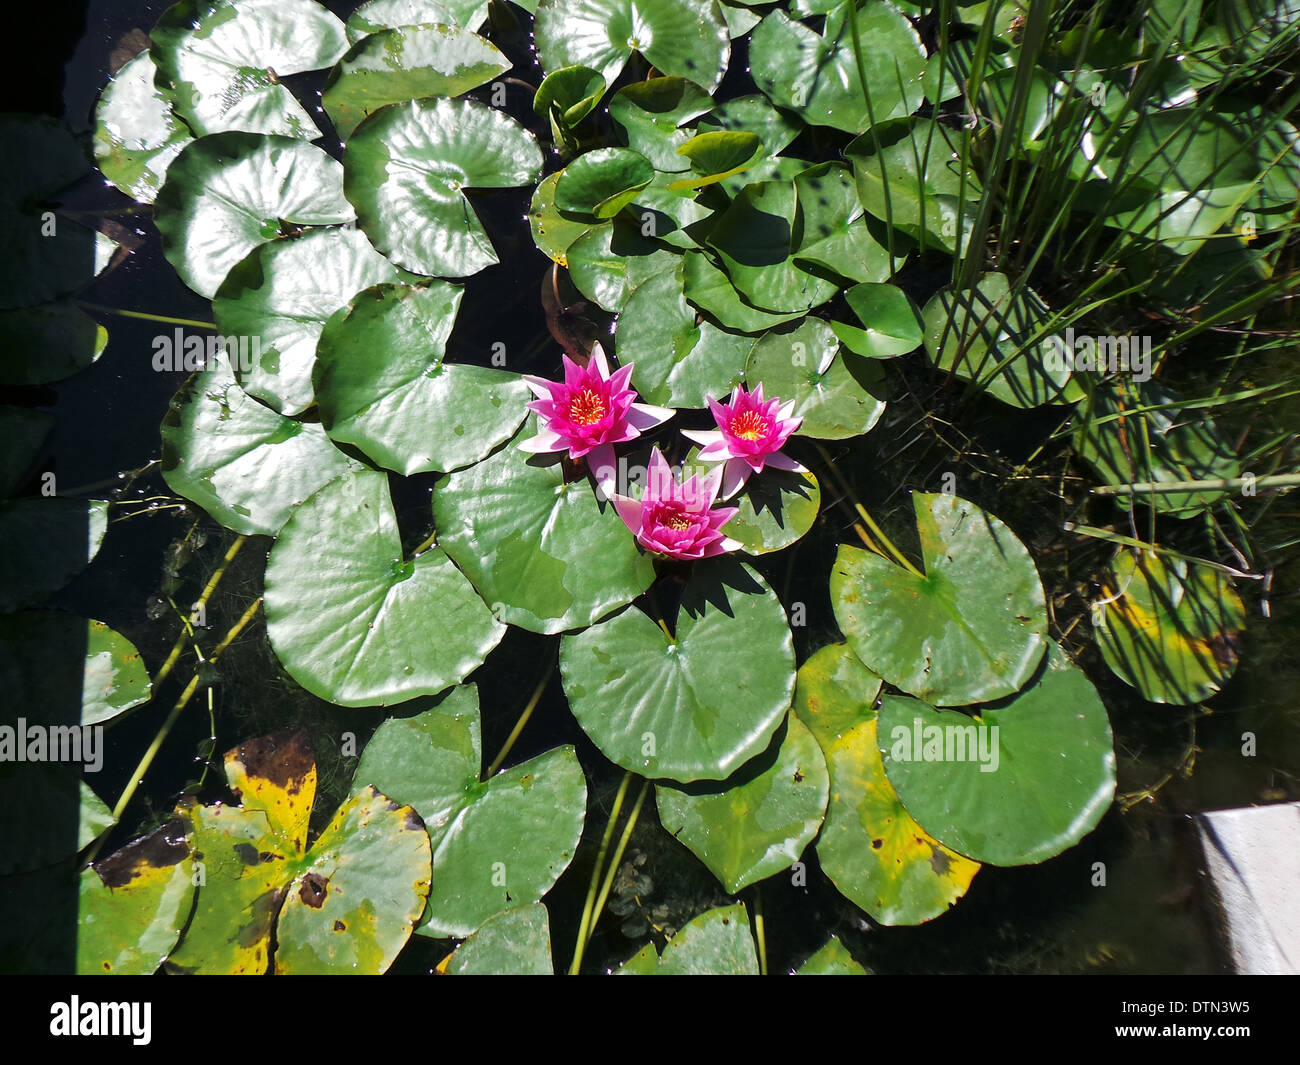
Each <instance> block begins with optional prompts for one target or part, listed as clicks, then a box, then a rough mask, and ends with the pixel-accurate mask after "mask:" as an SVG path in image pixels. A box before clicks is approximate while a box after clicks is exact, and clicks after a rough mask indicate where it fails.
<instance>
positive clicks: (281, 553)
mask: <svg viewBox="0 0 1300 1065" xmlns="http://www.w3.org/2000/svg"><path fill="white" fill-rule="evenodd" d="M266 632H267V636H268V638H269V639H270V641H271V646H272V647H273V648H274V649H275V653H276V655H277V657H278V658H279V659H280V662H281V664H282V665H283V666H284V668H285V669H286V670H287V671H288V673H289V675H290V676H291V677H293V678H294V679H295V680H296V681H297V682H298V683H299V684H301V685H302V686H303V687H304V688H306V689H307V690H308V691H310V692H311V693H312V694H314V695H318V696H320V697H321V698H322V699H328V700H329V701H330V702H333V703H338V704H339V705H341V706H374V705H378V704H388V703H396V702H401V701H403V700H406V699H411V698H414V697H415V696H417V695H426V694H428V695H432V694H435V693H437V692H440V691H442V690H443V689H445V688H448V687H450V686H451V685H453V684H456V683H458V682H459V681H461V680H462V679H463V678H464V677H465V676H466V675H467V674H468V673H469V672H470V671H471V670H473V669H475V668H476V667H477V666H478V665H479V664H480V663H481V662H482V661H483V659H484V658H485V657H487V653H488V652H489V651H491V650H492V648H493V647H495V646H496V645H497V644H498V643H499V642H500V641H501V637H502V636H503V635H504V633H505V627H504V626H503V625H501V624H500V623H499V622H497V621H496V620H495V619H494V618H493V617H492V615H491V613H490V612H489V611H488V609H487V607H486V606H485V605H484V604H483V602H482V601H481V600H480V599H479V597H478V596H477V595H475V594H474V589H473V588H472V587H471V586H470V584H469V582H468V581H467V580H466V579H465V577H464V576H463V575H462V574H461V572H460V571H459V570H457V569H456V567H455V566H454V565H452V562H451V560H450V559H449V558H448V557H447V555H446V554H445V553H444V552H443V551H442V550H441V549H440V548H434V549H432V550H429V551H425V552H424V553H423V554H421V555H419V556H417V557H416V558H415V559H413V560H407V559H405V558H404V557H403V554H402V545H401V540H400V538H399V536H398V532H397V525H396V522H395V521H394V518H393V508H392V503H391V501H390V500H389V498H388V484H387V479H386V478H385V477H384V476H383V475H381V474H377V473H371V472H369V471H362V472H358V473H354V474H349V475H348V476H345V477H341V478H339V479H337V480H335V481H331V482H330V483H329V484H327V485H326V486H325V487H324V488H322V489H321V490H320V491H318V492H317V493H316V494H315V495H313V496H312V497H311V498H310V499H308V500H307V502H305V503H304V504H303V505H302V506H301V507H299V508H298V509H297V510H296V511H295V512H294V514H293V516H292V517H291V518H290V519H289V520H288V522H286V524H285V526H284V528H283V529H282V530H281V531H280V535H279V538H278V539H277V540H276V542H275V544H274V546H273V547H272V548H271V553H270V556H269V557H268V558H267V562H266Z"/></svg>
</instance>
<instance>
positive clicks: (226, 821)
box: [168, 732, 430, 974]
mask: <svg viewBox="0 0 1300 1065" xmlns="http://www.w3.org/2000/svg"><path fill="white" fill-rule="evenodd" d="M225 768H226V778H227V780H228V781H229V784H230V787H231V789H232V790H233V791H234V792H235V794H236V795H238V796H239V797H240V798H241V800H242V805H241V806H225V805H222V804H220V803H218V804H216V805H214V806H198V805H196V804H194V802H193V800H187V803H186V805H184V806H183V807H182V808H181V809H182V812H183V813H184V814H185V815H186V816H188V818H189V820H190V822H191V824H192V825H193V833H192V835H191V845H192V849H193V855H194V858H195V860H196V861H202V862H203V868H204V879H203V883H202V886H201V887H200V889H199V898H198V904H197V906H196V907H195V910H194V916H193V918H192V919H191V921H190V924H189V927H188V928H187V929H186V931H185V935H184V937H183V938H182V939H181V943H180V946H179V947H177V948H176V950H175V951H174V952H173V954H172V956H171V958H170V959H169V962H168V969H169V970H174V971H180V972H202V973H226V974H237V973H251V974H261V973H264V972H266V970H267V968H268V962H269V957H270V948H271V941H272V933H273V932H274V939H275V944H276V953H275V971H276V972H277V973H330V972H351V973H358V974H360V973H382V972H384V971H385V970H387V968H388V967H389V966H390V965H391V964H392V963H393V959H394V958H396V957H397V954H398V953H399V952H400V951H401V949H402V947H403V946H405V944H406V941H407V939H408V938H409V937H410V935H411V931H412V928H413V927H414V923H415V919H416V918H417V917H418V916H419V914H420V911H421V910H422V909H423V908H424V903H425V898H426V897H427V895H428V892H429V868H430V847H429V837H428V834H427V833H426V832H425V830H424V823H423V822H422V821H421V820H420V817H419V815H418V814H417V813H416V812H415V811H414V810H413V809H411V807H409V806H401V805H398V804H397V803H395V802H393V801H392V800H390V799H388V798H386V797H385V796H383V795H381V794H380V793H379V792H377V791H376V790H375V789H374V788H371V787H365V788H361V789H358V790H357V791H356V792H355V793H354V794H352V795H351V796H350V797H349V798H348V799H346V800H345V801H344V803H343V805H342V806H340V807H339V809H338V811H337V812H336V813H335V815H334V817H333V819H332V820H331V821H330V823H329V825H328V826H327V827H326V828H325V830H324V831H323V832H322V833H321V834H320V836H319V838H318V839H317V840H316V841H315V843H313V844H312V845H311V847H310V848H308V847H307V843H306V841H307V835H306V833H307V825H308V817H309V815H310V813H311V808H312V804H313V802H314V800H315V795H316V764H315V760H314V758H313V756H312V752H311V745H310V743H309V741H308V739H307V736H306V733H303V732H299V733H295V734H293V735H289V734H281V735H276V736H265V737H261V738H259V739H256V740H251V741H249V742H247V743H244V744H241V745H240V746H239V747H236V748H234V749H233V750H231V751H228V752H227V753H226V756H225Z"/></svg>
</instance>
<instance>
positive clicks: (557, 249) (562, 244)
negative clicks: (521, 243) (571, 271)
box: [528, 171, 598, 266]
mask: <svg viewBox="0 0 1300 1065" xmlns="http://www.w3.org/2000/svg"><path fill="white" fill-rule="evenodd" d="M561 173H563V171H558V172H556V173H554V174H547V175H546V177H544V178H542V180H541V181H539V182H538V183H537V188H535V189H534V190H533V198H532V201H531V202H530V203H529V205H528V224H529V226H530V227H531V229H532V231H533V243H534V244H536V245H537V247H538V248H539V249H541V250H542V251H543V252H544V253H545V254H546V255H547V256H548V257H549V258H551V259H552V260H554V261H555V262H557V263H559V264H560V265H561V266H568V264H569V260H568V255H567V252H568V250H569V248H570V247H571V246H572V245H573V243H574V241H576V240H577V239H578V238H579V237H581V236H582V235H583V234H585V233H587V232H589V231H590V230H592V229H594V228H596V226H597V225H598V223H597V222H595V221H586V222H583V221H580V220H578V219H573V218H567V217H565V216H564V215H563V214H561V213H560V210H559V208H558V207H556V206H555V184H556V182H558V181H559V180H560V174H561Z"/></svg>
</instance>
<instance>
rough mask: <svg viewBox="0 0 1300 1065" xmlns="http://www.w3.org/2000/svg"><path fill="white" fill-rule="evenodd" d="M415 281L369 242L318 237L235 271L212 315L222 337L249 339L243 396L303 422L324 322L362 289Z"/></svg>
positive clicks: (352, 234)
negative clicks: (251, 352) (299, 417)
mask: <svg viewBox="0 0 1300 1065" xmlns="http://www.w3.org/2000/svg"><path fill="white" fill-rule="evenodd" d="M412 280H414V278H413V277H412V276H411V275H410V274H408V273H406V272H405V271H403V270H399V269H398V268H397V267H395V266H394V265H393V264H392V263H391V262H389V261H388V260H387V259H385V258H384V257H383V256H382V255H380V254H379V253H378V252H377V251H375V249H374V248H373V247H371V245H370V243H369V242H368V241H367V240H366V238H365V235H364V234H362V233H358V232H356V231H355V230H348V229H319V230H312V231H310V232H307V233H304V234H302V235H301V236H299V237H294V238H292V239H290V240H278V241H275V242H273V243H271V244H264V245H262V247H260V248H257V249H256V250H255V251H253V252H252V253H251V254H250V255H249V256H248V258H246V259H245V260H243V262H241V263H240V264H239V265H238V266H236V267H235V268H234V269H233V270H231V271H230V274H229V275H228V276H227V277H226V280H225V283H224V284H223V285H222V286H221V289H220V291H218V293H217V298H216V299H215V300H214V301H213V306H212V309H213V313H214V314H215V316H216V319H217V325H218V327H219V328H220V330H221V333H222V335H224V336H226V337H233V338H235V339H237V340H240V341H241V344H242V342H243V340H244V338H247V339H248V341H249V342H250V343H249V347H250V350H254V351H255V352H256V357H255V358H253V359H252V360H251V362H250V364H248V365H247V366H245V365H244V364H243V363H242V362H241V364H240V365H238V366H237V367H236V368H235V371H236V374H237V376H238V377H239V383H240V384H241V385H242V386H243V387H244V389H245V391H247V392H248V393H249V394H251V395H254V396H256V397H257V398H258V399H261V400H264V401H265V402H267V403H269V404H270V405H271V406H272V407H274V408H275V409H276V410H278V411H280V412H281V413H282V414H298V413H300V412H301V411H303V410H305V409H306V408H307V407H308V406H310V405H311V402H312V398H313V396H312V387H311V375H312V367H313V365H314V363H315V361H316V342H317V341H318V340H319V339H320V334H321V330H322V329H323V328H324V327H325V321H326V319H328V318H329V316H330V315H332V314H333V313H334V312H335V311H338V310H342V309H343V308H344V307H346V306H347V305H348V302H349V301H350V300H351V299H352V297H353V296H355V295H356V294H357V293H358V292H360V291H361V290H362V289H365V288H369V287H370V286H371V285H378V284H380V283H381V282H384V281H412ZM253 341H255V342H256V343H255V344H254V343H252V342H253Z"/></svg>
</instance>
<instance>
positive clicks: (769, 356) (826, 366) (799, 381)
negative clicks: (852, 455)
mask: <svg viewBox="0 0 1300 1065" xmlns="http://www.w3.org/2000/svg"><path fill="white" fill-rule="evenodd" d="M832 328H833V327H832V326H828V325H827V324H826V323H825V322H823V321H821V319H819V318H805V319H803V320H802V321H801V322H799V323H798V324H797V325H787V326H781V327H778V328H776V329H772V330H769V331H768V332H767V333H764V334H763V336H762V337H760V338H759V339H758V341H757V342H756V343H755V344H754V347H753V350H752V351H751V352H750V353H749V361H748V362H747V363H746V364H745V381H746V384H747V385H748V387H749V388H750V389H753V388H755V387H757V386H758V385H760V384H761V385H762V386H763V394H764V395H765V396H766V397H768V398H769V399H770V398H772V397H779V398H781V399H782V400H791V399H793V400H794V401H795V406H794V413H793V416H794V417H796V418H802V419H803V424H802V425H800V426H799V429H798V430H797V433H796V435H798V436H811V437H814V438H815V439H818V440H844V439H847V438H849V437H853V436H860V435H861V434H862V433H866V432H870V430H871V428H872V427H873V426H874V425H875V424H876V422H878V421H879V420H880V416H881V415H882V414H883V413H884V412H885V400H884V398H883V393H884V391H885V380H884V374H883V372H882V371H881V370H880V368H879V367H877V366H873V365H871V364H866V365H862V364H854V365H848V364H847V363H846V361H845V359H843V358H842V357H841V355H840V352H839V343H838V342H837V340H836V334H835V333H834V332H832Z"/></svg>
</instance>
